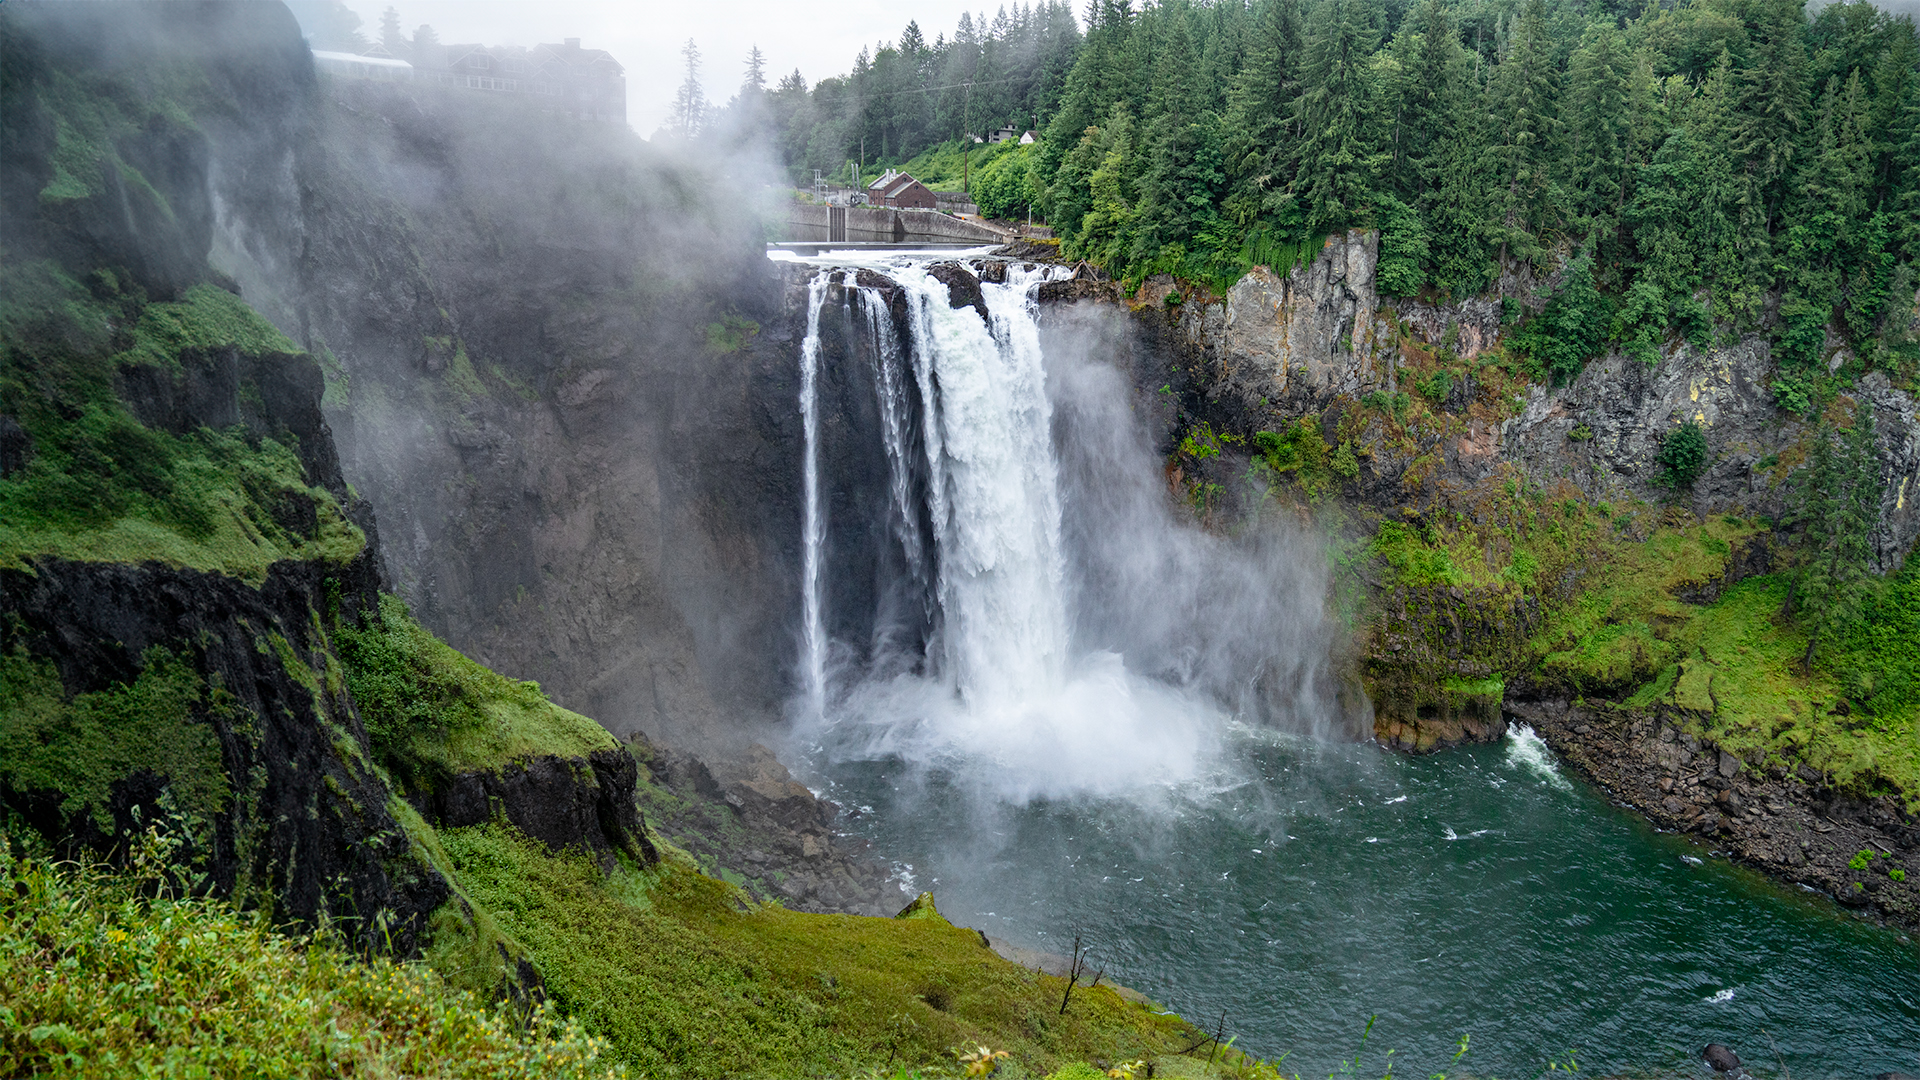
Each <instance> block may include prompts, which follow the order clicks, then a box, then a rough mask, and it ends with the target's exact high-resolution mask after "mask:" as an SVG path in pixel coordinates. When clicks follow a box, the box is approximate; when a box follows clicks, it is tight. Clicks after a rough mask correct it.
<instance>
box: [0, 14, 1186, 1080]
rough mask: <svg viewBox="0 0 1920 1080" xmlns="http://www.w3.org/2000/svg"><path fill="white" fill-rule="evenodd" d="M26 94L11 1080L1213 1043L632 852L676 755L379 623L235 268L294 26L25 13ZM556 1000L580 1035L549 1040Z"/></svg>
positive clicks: (8, 373)
mask: <svg viewBox="0 0 1920 1080" xmlns="http://www.w3.org/2000/svg"><path fill="white" fill-rule="evenodd" d="M0 61H3V62H4V69H5V71H6V79H5V83H4V87H3V88H0V90H3V93H4V97H0V118H4V127H3V128H0V170H3V171H0V184H3V185H4V195H5V198H4V204H3V205H4V211H3V212H4V214H5V221H4V226H5V236H6V244H7V251H6V261H5V267H4V271H3V272H4V275H5V276H4V279H3V280H0V436H3V437H4V441H3V442H0V448H4V454H0V510H3V511H4V513H3V514H0V879H4V881H5V886H4V889H3V890H0V892H4V895H5V899H4V901H0V905H3V906H4V909H5V910H4V913H0V915H3V917H0V965H7V966H8V970H9V972H10V974H9V976H8V977H6V978H4V979H0V1072H5V1073H7V1074H8V1075H16V1074H17V1075H39V1074H50V1075H75V1076H92V1075H101V1074H102V1073H115V1072H120V1071H137V1070H138V1069H140V1068H142V1067H146V1066H154V1067H160V1066H162V1065H164V1066H165V1067H166V1068H169V1069H176V1070H183V1071H189V1072H192V1071H202V1070H205V1071H213V1072H223V1071H234V1070H238V1071H266V1072H272V1073H274V1074H276V1075H336V1074H337V1073H338V1072H339V1071H340V1070H342V1069H346V1068H352V1069H354V1070H356V1071H367V1072H371V1073H376V1074H378V1073H381V1072H382V1071H383V1070H385V1071H387V1072H400V1071H406V1072H409V1073H412V1072H417V1071H421V1070H424V1071H426V1072H428V1073H430V1074H444V1075H478V1076H506V1075H516V1076H525V1075H542V1076H547V1075H561V1074H567V1073H569V1072H571V1073H573V1074H590V1073H594V1072H598V1071H604V1070H605V1068H606V1067H607V1066H610V1065H620V1064H625V1065H629V1066H634V1067H637V1068H640V1069H644V1070H645V1071H647V1072H649V1073H662V1074H668V1075H701V1076H706V1075H737V1074H739V1073H743V1072H751V1073H761V1074H775V1075H794V1074H808V1075H824V1074H831V1073H851V1072H854V1071H857V1070H860V1069H863V1068H866V1067H869V1066H874V1065H881V1064H888V1063H904V1064H911V1065H917V1064H925V1063H935V1062H940V1061H948V1062H950V1061H952V1054H951V1051H950V1048H951V1047H953V1046H955V1045H960V1044H964V1045H969V1046H972V1045H978V1044H982V1043H985V1044H990V1045H991V1046H993V1047H995V1048H997V1049H1007V1050H1010V1051H1012V1052H1013V1054H1014V1057H1013V1059H1012V1060H1013V1061H1014V1062H1017V1063H1018V1064H1019V1067H1020V1068H1021V1069H1023V1070H1026V1071H1028V1072H1031V1073H1033V1074H1040V1073H1044V1072H1046V1071H1048V1070H1050V1069H1052V1068H1053V1067H1054V1066H1055V1064H1056V1063H1058V1062H1060V1061H1062V1060H1072V1059H1075V1058H1085V1057H1092V1056H1095V1055H1098V1056H1101V1057H1104V1058H1108V1059H1111V1060H1127V1059H1132V1058H1140V1057H1150V1056H1153V1055H1155V1054H1158V1053H1163V1052H1166V1051H1168V1050H1171V1049H1177V1048H1178V1047H1179V1046H1184V1045H1188V1044H1189V1043H1192V1042H1193V1041H1194V1040H1195V1039H1196V1038H1197V1036H1195V1035H1193V1034H1191V1033H1189V1032H1188V1031H1187V1028H1186V1025H1185V1024H1184V1022H1182V1021H1180V1020H1179V1019H1178V1018H1176V1017H1171V1016H1166V1015H1162V1014H1158V1013H1155V1012H1153V1011H1152V1010H1151V1009H1149V1008H1148V1007H1145V1006H1142V1005H1139V1004H1135V1003H1131V1002H1128V1001H1125V1000H1123V999H1122V998H1121V997H1119V996H1118V995H1116V994H1115V993H1114V992H1113V991H1112V990H1111V989H1109V988H1105V987H1102V988H1098V989H1087V988H1082V989H1081V990H1080V991H1079V992H1077V993H1074V994H1073V995H1072V996H1071V1001H1070V1003H1069V1002H1065V1001H1063V997H1064V995H1065V993H1066V988H1065V985H1064V983H1063V981H1062V980H1061V979H1058V978H1054V977H1051V976H1043V975H1040V974H1038V973H1036V972H1031V971H1028V970H1025V969H1023V968H1020V967H1017V966H1015V965H1013V964H1010V963H1008V962H1006V961H1003V960H1001V959H1000V958H999V957H998V956H996V955H995V954H994V953H993V952H992V951H991V950H990V949H988V948H987V947H986V943H985V941H984V939H982V938H981V937H980V935H978V934H977V933H975V932H973V931H969V930H963V929H960V928H956V927H953V926H951V925H950V924H948V923H946V922H945V920H943V919H940V918H939V917H938V915H937V913H936V912H934V911H933V909H932V906H931V903H930V902H922V903H919V904H916V905H914V906H913V907H912V908H911V909H910V911H909V912H908V913H906V916H907V917H903V918H900V919H862V918H855V917H852V916H824V915H808V914H802V913H799V912H794V911H788V910H785V909H783V908H781V907H780V906H779V905H777V904H763V903H760V902H757V901H755V900H753V899H751V898H750V897H749V896H748V894H746V893H744V892H742V891H741V890H739V889H737V888H736V887H734V886H732V885H729V884H726V883H725V882H723V881H720V880H717V879H715V878H711V877H707V876H705V875H703V874H702V873H700V871H699V869H698V868H697V867H696V866H695V865H694V863H693V861H692V859H691V858H690V857H689V856H687V855H685V854H683V853H681V852H679V851H678V850H677V849H675V848H673V847H671V846H669V845H667V844H666V843H665V842H664V841H663V840H662V839H661V838H660V837H659V836H658V835H657V834H655V833H653V832H652V831H651V830H650V829H648V828H647V826H646V824H645V823H644V822H642V820H641V819H640V817H639V812H638V805H639V802H640V800H641V798H642V797H643V793H644V797H645V798H646V799H647V801H648V803H649V805H670V804H671V803H673V802H674V800H676V799H680V801H685V800H684V799H681V797H680V796H676V795H672V794H670V793H668V792H664V791H658V790H652V785H653V780H652V777H653V776H654V770H655V767H656V764H657V762H656V757H655V752H654V751H653V750H652V749H651V748H649V747H646V746H643V745H622V744H620V743H618V742H616V741H615V740H614V739H613V737H612V736H611V735H609V734H608V733H607V731H606V730H605V729H604V728H602V727H601V726H599V725H598V724H596V723H594V722H593V721H592V720H590V719H588V718H587V717H585V716H582V715H579V714H577V713H574V712H571V711H568V710H566V709H563V708H560V707H559V706H557V705H555V704H553V703H552V702H551V701H549V700H548V699H547V697H546V696H545V695H544V694H543V693H542V692H541V691H540V690H539V688H538V687H537V686H536V685H535V684H532V683H527V682H522V681H519V680H516V679H510V678H507V677H505V676H502V675H500V674H497V673H495V672H493V671H489V670H487V669H486V668H484V667H482V666H480V665H479V664H476V663H474V662H473V661H472V660H470V659H468V658H466V657H464V656H462V655H461V654H460V653H458V652H456V651H455V650H453V649H452V648H450V647H448V646H447V645H445V644H443V643H442V642H441V641H440V640H438V639H437V638H436V637H435V636H434V635H432V634H431V633H428V632H427V631H426V630H424V629H422V628H421V627H420V626H419V625H418V624H417V623H415V621H414V620H413V617H412V615H411V614H410V613H409V611H408V610H407V608H406V606H405V605H404V604H403V603H402V602H400V601H399V600H398V599H397V598H395V597H393V596H391V595H388V594H385V593H383V592H382V584H383V582H382V571H381V568H380V563H381V560H380V557H379V549H378V540H377V533H376V531H375V528H374V518H373V515H372V513H371V511H370V508H369V507H368V505H367V504H366V503H365V502H364V501H363V500H361V499H359V498H358V497H357V496H356V495H355V494H354V492H353V490H352V489H351V488H350V487H349V486H348V484H347V483H346V482H345V480H344V477H343V472H342V469H341V467H340V463H339V458H338V456H337V454H336V452H335V449H334V443H333V440H332V435H331V432H330V430H329V427H328V425H327V423H326V420H325V419H324V417H323V415H322V412H321V396H322V393H323V386H324V384H323V380H322V374H321V362H320V361H319V360H316V358H315V357H314V356H313V355H312V354H311V353H309V352H306V351H303V350H301V349H300V348H299V347H297V346H296V345H295V344H294V343H293V342H291V341H290V340H288V339H287V338H285V337H283V336H282V335H281V334H280V333H279V332H278V331H277V330H276V329H275V328H274V327H273V325H272V324H271V323H269V322H267V321H266V320H265V319H263V318H261V317H260V316H259V315H258V314H256V313H255V312H254V311H253V310H252V309H251V308H250V307H249V306H248V304H247V303H246V302H245V300H244V299H243V298H242V297H241V296H239V295H236V289H237V286H236V284H235V282H234V281H233V280H232V279H231V278H228V277H226V276H224V275H222V274H220V273H218V272H216V271H215V270H213V269H212V268H211V266H210V265H209V264H208V253H209V251H210V249H211V248H212V246H213V243H214V233H215V230H216V228H217V227H218V221H219V213H220V204H221V203H222V202H223V201H224V199H225V197H226V196H227V195H241V194H245V193H246V192H248V191H250V190H255V189H251V188H248V187H247V186H246V185H245V184H243V183H239V182H238V181H236V179H235V178H236V177H237V176H245V175H246V174H247V170H248V169H249V168H258V169H259V171H258V172H256V173H254V174H253V175H254V176H255V177H256V178H271V177H278V176H280V175H282V174H283V172H284V169H283V167H282V166H283V165H284V163H285V162H287V161H290V160H293V161H297V160H298V157H297V154H296V153H295V144H296V143H297V142H298V141H299V140H300V139H301V138H302V137H303V136H304V135H306V134H307V132H308V130H309V129H308V128H307V127H306V125H307V124H308V123H310V122H311V119H312V117H313V115H314V113H313V110H314V109H315V107H316V92H317V87H316V84H315V82H314V79H313V73H312V68H311V64H310V61H309V59H308V57H307V54H306V52H305V50H304V47H303V45H302V44H301V41H300V38H299V36H298V31H297V29H296V27H295V25H294V23H293V20H292V19H291V17H290V16H289V15H288V14H287V13H286V11H285V10H284V9H283V8H280V7H279V6H277V5H264V4H247V3H241V4H200V5H192V6H186V5H169V6H166V7H159V6H153V5H143V4H125V5H108V4H96V5H43V6H36V5H8V6H7V7H6V8H5V9H4V10H0ZM216 174H224V175H216ZM262 182H263V184H266V185H267V187H268V188H269V189H270V188H271V181H268V180H263V181H262ZM236 184H237V185H238V186H234V185H236ZM266 194H267V195H269V196H271V195H272V191H271V190H267V191H266ZM309 240H310V242H311V243H313V244H315V245H319V244H323V243H325V242H326V238H325V237H323V236H316V237H310V238H309ZM723 329H724V327H723ZM643 766H644V767H645V770H646V773H645V775H644V776H643V774H642V769H643ZM667 771H668V773H669V774H671V773H672V770H671V769H668V770H667ZM696 794H698V792H696ZM705 810H706V811H707V812H709V813H719V814H723V813H725V812H726V808H725V807H724V805H721V806H709V807H706V808H705ZM55 857H60V858H73V859H77V860H80V861H81V862H83V863H88V864H89V865H85V866H78V867H76V866H74V865H71V864H67V865H56V864H54V863H53V862H52V861H51V860H52V859H53V858H55ZM93 860H104V861H105V865H96V864H93V863H92V861H93ZM716 869H718V867H716ZM127 872H130V873H131V875H132V876H130V877H123V876H119V875H120V874H122V873H127ZM236 910H237V911H239V912H243V913H244V914H236ZM309 933H315V934H317V935H318V937H317V938H316V939H314V940H312V941H303V940H301V938H303V937H304V936H305V935H307V934H309ZM288 934H293V935H294V936H293V937H288V936H287V935H288ZM381 956H386V957H389V958H391V960H392V961H394V962H397V963H398V964H399V965H400V966H399V967H398V968H395V967H393V966H391V965H390V964H389V963H388V961H387V960H383V959H377V957H381ZM369 957H375V958H376V959H369ZM422 962H423V963H424V964H425V969H422V968H421V967H419V966H416V965H417V964H419V963H422ZM134 971H138V972H140V973H141V978H140V979H139V980H132V979H129V978H128V973H129V972H134ZM103 1000H104V1001H106V1002H110V1003H112V1004H113V1006H114V1007H112V1008H102V1007H100V1006H101V1003H102V1001H103ZM540 1000H547V1001H550V1002H551V1003H552V1005H553V1006H554V1007H555V1008H556V1009H557V1010H558V1012H559V1013H561V1014H564V1015H565V1016H567V1017H569V1018H571V1020H572V1021H574V1022H576V1023H577V1024H578V1025H579V1027H576V1028H565V1027H559V1028H555V1027H550V1026H548V1025H547V1024H545V1023H544V1022H542V1023H539V1024H536V1025H534V1026H533V1027H532V1028H531V1029H526V1028H523V1027H521V1026H520V1021H519V1020H518V1019H516V1017H520V1016H524V1013H525V1010H526V1009H528V1008H529V1007H531V1006H532V1005H533V1004H534V1003H536V1002H538V1001H540ZM489 1002H491V1003H492V1004H488V1003H489ZM1063 1006H1064V1007H1063ZM583 1030H584V1031H585V1032H587V1033H591V1035H592V1036H594V1037H596V1038H598V1039H601V1040H604V1041H603V1042H600V1043H594V1042H592V1041H590V1040H589V1039H588V1038H587V1037H586V1035H583V1034H582V1031H583ZM596 1055H597V1056H596Z"/></svg>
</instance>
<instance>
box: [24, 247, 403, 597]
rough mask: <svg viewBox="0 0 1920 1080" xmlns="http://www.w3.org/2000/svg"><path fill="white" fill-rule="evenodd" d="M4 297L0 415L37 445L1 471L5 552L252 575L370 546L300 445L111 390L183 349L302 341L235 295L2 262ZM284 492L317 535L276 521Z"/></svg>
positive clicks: (174, 368) (268, 350) (256, 347)
mask: <svg viewBox="0 0 1920 1080" xmlns="http://www.w3.org/2000/svg"><path fill="white" fill-rule="evenodd" d="M0 297H3V298H4V300H0V361H3V362H0V413H5V414H7V415H10V416H12V417H13V418H14V419H15V420H16V421H18V422H19V424H20V425H21V427H23V428H24V429H25V430H26V432H27V434H28V435H29V436H30V437H31V439H32V442H33V451H34V456H33V459H32V462H31V464H30V465H29V466H28V467H27V468H26V469H25V470H23V471H21V472H18V473H15V474H12V475H9V476H7V477H5V478H4V479H0V566H10V567H15V568H20V567H23V566H25V565H26V563H27V561H28V560H30V559H32V558H34V557H36V556H55V557H59V558H67V559H76V560H82V561H91V562H128V563H137V562H146V561H149V560H151V561H156V562H162V563H166V564H168V565H172V566H183V567H190V568H193V569H198V570H213V571H218V572H220V573H224V574H228V575H231V576H234V577H238V578H241V579H243V580H247V581H251V582H259V581H261V580H263V579H264V578H265V577H266V572H267V567H268V566H269V565H271V564H272V563H273V562H275V561H278V560H280V559H326V560H329V561H343V560H346V559H350V558H352V557H353V556H354V555H356V554H358V553H359V551H360V550H361V549H362V548H363V547H364V546H365V544H366V538H365V537H364V536H363V535H361V532H360V530H359V529H358V528H356V527H355V526H354V525H353V524H352V523H351V522H349V521H348V520H347V519H346V517H345V516H344V515H343V514H342V512H341V509H340V507H339V505H338V504H337V503H336V502H335V501H334V499H333V498H332V497H331V496H329V495H328V494H327V493H326V492H324V491H320V490H318V489H315V488H311V487H309V486H308V485H307V484H306V482H305V479H304V475H303V470H302V469H301V466H300V462H299V459H298V458H297V457H296V456H295V454H294V451H293V448H291V447H288V446H284V445H282V444H280V443H278V442H276V441H274V440H273V439H271V438H258V439H257V438H252V437H249V436H248V435H247V433H246V432H245V431H244V430H243V429H240V428H235V429H232V430H228V431H215V430H213V429H210V428H206V427H202V428H199V429H198V430H195V431H191V432H188V433H186V434H173V433H171V432H167V431H163V430H158V429H155V428H151V427H148V426H146V425H145V424H142V423H141V422H140V421H139V420H138V419H136V418H135V417H134V416H133V414H132V413H131V412H130V411H129V410H128V408H127V406H126V405H125V403H124V402H123V401H122V400H121V399H120V397H119V396H118V395H117V394H116V392H115V382H116V373H117V372H119V371H121V370H122V369H126V368H132V367H139V366H152V367H157V368H159V369H161V371H162V372H164V373H166V375H167V376H168V377H171V376H173V375H174V374H176V373H177V372H178V371H179V369H180V366H181V356H182V354H183V352H185V351H187V350H207V349H213V348H220V347H225V346H234V347H237V348H239V349H241V350H242V351H245V352H249V353H251V354H253V355H267V354H273V353H283V352H284V353H292V352H296V351H297V350H296V349H295V348H294V347H293V344H292V343H291V342H289V341H287V340H286V339H285V338H284V337H282V336H281V335H280V334H279V333H278V331H276V330H274V329H273V327H272V326H270V325H269V324H268V323H267V322H266V321H265V320H264V319H261V318H260V317H259V316H258V315H255V314H254V313H253V312H252V311H251V310H250V309H248V308H247V307H246V306H245V305H244V304H242V303H241V302H240V300H239V299H238V298H237V297H234V296H232V295H231V294H229V293H227V292H225V291H223V290H220V289H217V288H214V287H213V286H211V285H199V286H195V287H194V288H193V289H191V290H188V292H187V293H186V294H185V296H183V297H182V298H181V299H180V300H178V301H169V302H160V303H152V302H149V301H148V299H147V298H146V297H145V296H144V295H143V294H141V293H140V292H138V291H137V290H131V289H129V288H128V287H125V286H123V284H122V283H121V282H120V280H119V279H118V278H117V277H116V276H115V275H114V274H112V273H111V272H108V271H99V272H96V273H95V274H93V275H92V276H91V277H90V278H89V279H88V281H86V282H84V283H83V282H81V281H79V280H76V279H75V278H74V277H72V276H70V275H69V274H66V273H64V272H62V271H61V270H60V269H58V268H57V267H55V266H53V265H52V264H50V263H45V262H32V263H27V264H25V265H9V266H7V267H6V268H5V269H4V270H0ZM289 500H300V501H305V502H308V503H310V504H311V505H312V507H313V513H314V515H315V519H316V520H317V523H318V528H317V530H316V531H315V532H314V533H313V534H312V535H301V534H299V533H298V532H295V531H292V530H289V529H288V528H287V527H286V526H285V525H284V524H283V521H285V520H288V515H287V513H286V504H287V503H288V501H289Z"/></svg>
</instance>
